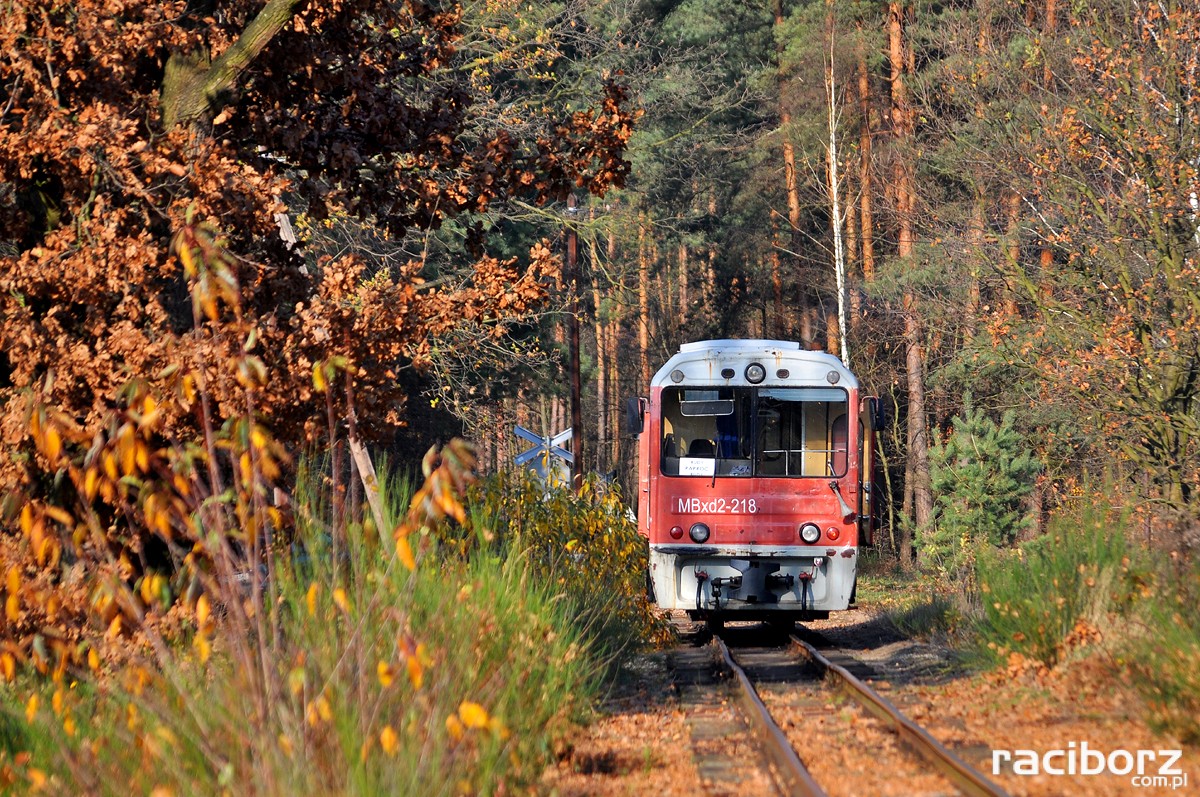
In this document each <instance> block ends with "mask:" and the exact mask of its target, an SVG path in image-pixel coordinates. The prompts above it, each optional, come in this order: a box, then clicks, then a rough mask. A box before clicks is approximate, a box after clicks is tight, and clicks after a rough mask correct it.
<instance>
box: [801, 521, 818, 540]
mask: <svg viewBox="0 0 1200 797" xmlns="http://www.w3.org/2000/svg"><path fill="white" fill-rule="evenodd" d="M800 539H802V540H804V541H805V542H807V543H808V544H809V545H812V544H813V543H815V542H817V541H818V540H820V539H821V527H820V526H818V525H817V524H816V523H805V524H804V525H803V526H801V527H800Z"/></svg>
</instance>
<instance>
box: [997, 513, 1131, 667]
mask: <svg viewBox="0 0 1200 797" xmlns="http://www.w3.org/2000/svg"><path fill="white" fill-rule="evenodd" d="M1137 560H1138V556H1137V553H1136V551H1135V550H1134V549H1133V548H1132V547H1131V546H1130V545H1129V543H1128V542H1127V541H1126V537H1125V534H1124V531H1123V528H1122V524H1117V525H1115V526H1114V525H1113V524H1111V523H1110V522H1109V520H1108V518H1107V516H1106V514H1105V512H1104V511H1103V510H1102V509H1098V508H1092V509H1088V510H1086V511H1085V512H1084V513H1083V515H1082V517H1081V518H1079V519H1074V518H1068V517H1061V518H1059V519H1057V520H1056V521H1055V522H1054V523H1053V524H1052V525H1051V528H1050V531H1049V533H1048V534H1046V535H1045V536H1043V537H1040V538H1038V539H1037V540H1034V541H1032V542H1028V543H1025V544H1024V545H1022V546H1021V547H1020V548H1019V549H1017V550H1015V551H996V550H992V551H988V552H987V553H986V554H984V555H981V556H980V557H979V559H978V562H977V564H976V575H977V577H978V581H979V592H980V600H981V603H982V606H981V614H980V616H979V619H978V621H977V631H978V639H979V642H980V645H981V648H982V651H983V652H984V654H985V656H986V657H987V658H990V659H992V660H993V661H997V662H1003V661H1005V660H1006V659H1007V658H1008V656H1009V655H1010V654H1013V653H1017V654H1020V655H1021V656H1023V657H1025V658H1027V659H1031V660H1034V661H1037V662H1041V663H1043V664H1046V665H1048V666H1049V665H1053V664H1055V663H1056V662H1057V661H1059V660H1060V659H1061V657H1062V656H1063V655H1064V654H1065V653H1066V652H1067V650H1069V648H1070V646H1071V644H1072V643H1073V641H1074V640H1075V639H1078V638H1079V636H1080V635H1081V634H1082V635H1086V634H1088V633H1089V631H1090V629H1096V628H1099V627H1101V626H1103V625H1107V624H1108V619H1109V615H1110V613H1112V612H1117V611H1124V610H1127V609H1128V608H1129V607H1130V605H1131V602H1132V601H1133V599H1134V597H1135V595H1136V594H1137V591H1138V588H1139V587H1140V586H1141V585H1143V584H1145V583H1146V578H1147V571H1146V570H1145V569H1144V568H1143V567H1142V566H1141V565H1140V564H1138V562H1137ZM1073 635H1074V636H1073Z"/></svg>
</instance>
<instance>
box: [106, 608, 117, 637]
mask: <svg viewBox="0 0 1200 797" xmlns="http://www.w3.org/2000/svg"><path fill="white" fill-rule="evenodd" d="M120 635H121V615H119V614H118V615H117V616H116V617H114V618H113V619H112V622H111V623H109V625H108V630H107V631H105V632H104V636H105V638H107V639H115V638H116V637H118V636H120Z"/></svg>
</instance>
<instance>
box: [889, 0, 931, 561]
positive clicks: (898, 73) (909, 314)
mask: <svg viewBox="0 0 1200 797" xmlns="http://www.w3.org/2000/svg"><path fill="white" fill-rule="evenodd" d="M910 14H911V12H910V10H909V9H908V8H907V7H906V6H905V4H904V3H902V2H890V3H888V55H889V59H890V61H891V93H892V124H893V129H894V134H895V137H896V143H897V153H896V166H895V174H894V181H895V190H896V208H897V215H898V218H897V245H896V254H897V256H898V257H899V258H900V261H901V262H902V263H903V264H904V265H905V266H906V267H908V268H912V267H913V262H912V261H913V248H914V233H913V214H914V209H915V205H916V202H915V194H914V187H913V166H912V161H911V159H912V153H911V147H912V136H913V122H912V111H911V108H910V107H909V101H908V89H907V85H906V75H907V74H910V73H911V70H912V59H911V53H909V52H908V47H907V42H906V41H905V35H904V33H905V26H906V24H907V22H908V18H909V16H910ZM903 309H904V349H905V358H904V359H905V376H906V380H907V383H908V466H907V467H906V471H907V472H908V473H909V474H910V478H911V481H912V520H913V526H914V527H915V528H924V527H926V526H928V525H929V523H930V521H931V520H932V517H933V493H932V489H931V487H930V477H929V440H928V423H927V421H926V418H925V374H924V370H925V369H924V359H923V355H922V352H921V343H922V330H921V324H920V318H919V316H918V312H919V311H918V308H917V298H916V294H915V292H914V291H913V290H912V289H911V288H907V289H905V292H904V299H903ZM906 489H907V486H906ZM904 536H905V537H907V536H908V532H906V534H905V535H904ZM910 547H911V540H907V539H904V537H902V542H901V552H900V554H901V556H900V561H901V562H902V563H904V564H905V565H907V564H909V562H910V559H909V555H908V549H909V548H910Z"/></svg>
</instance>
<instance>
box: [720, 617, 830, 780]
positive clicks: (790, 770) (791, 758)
mask: <svg viewBox="0 0 1200 797" xmlns="http://www.w3.org/2000/svg"><path fill="white" fill-rule="evenodd" d="M713 642H714V643H715V644H716V646H717V649H718V650H719V651H720V652H721V657H722V658H723V659H724V660H725V666H726V667H728V668H729V671H730V672H732V673H733V675H734V678H735V679H736V680H737V682H738V685H739V686H740V687H741V689H739V690H738V696H739V697H740V699H741V704H742V708H743V709H744V710H745V712H746V716H747V717H748V718H749V719H750V723H751V724H752V725H753V726H754V728H755V730H756V731H757V732H758V737H759V739H760V740H762V743H763V749H764V751H765V752H766V754H767V757H768V758H769V759H770V760H771V762H772V763H773V764H775V767H776V769H777V770H778V771H779V775H780V777H782V778H783V779H784V780H785V781H786V784H784V785H785V786H786V787H787V789H788V794H791V795H795V797H826V794H825V791H824V790H823V789H822V788H821V787H820V786H818V785H817V782H816V781H815V780H813V778H812V775H810V774H808V769H807V768H806V767H805V766H804V762H803V761H801V760H800V757H799V756H798V755H796V750H795V748H793V747H792V743H791V742H790V741H788V738H787V734H785V733H784V732H783V729H782V728H780V727H779V725H778V724H776V722H775V720H774V719H772V718H771V712H769V711H767V707H766V704H764V703H763V702H762V698H760V697H759V696H758V692H757V691H756V690H755V689H754V684H752V683H750V678H749V677H748V676H747V675H746V671H745V670H743V669H742V668H741V667H739V666H738V664H737V662H735V661H734V660H733V656H731V655H730V654H729V648H728V647H726V646H725V643H724V642H723V641H722V640H721V638H720V637H713Z"/></svg>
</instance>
